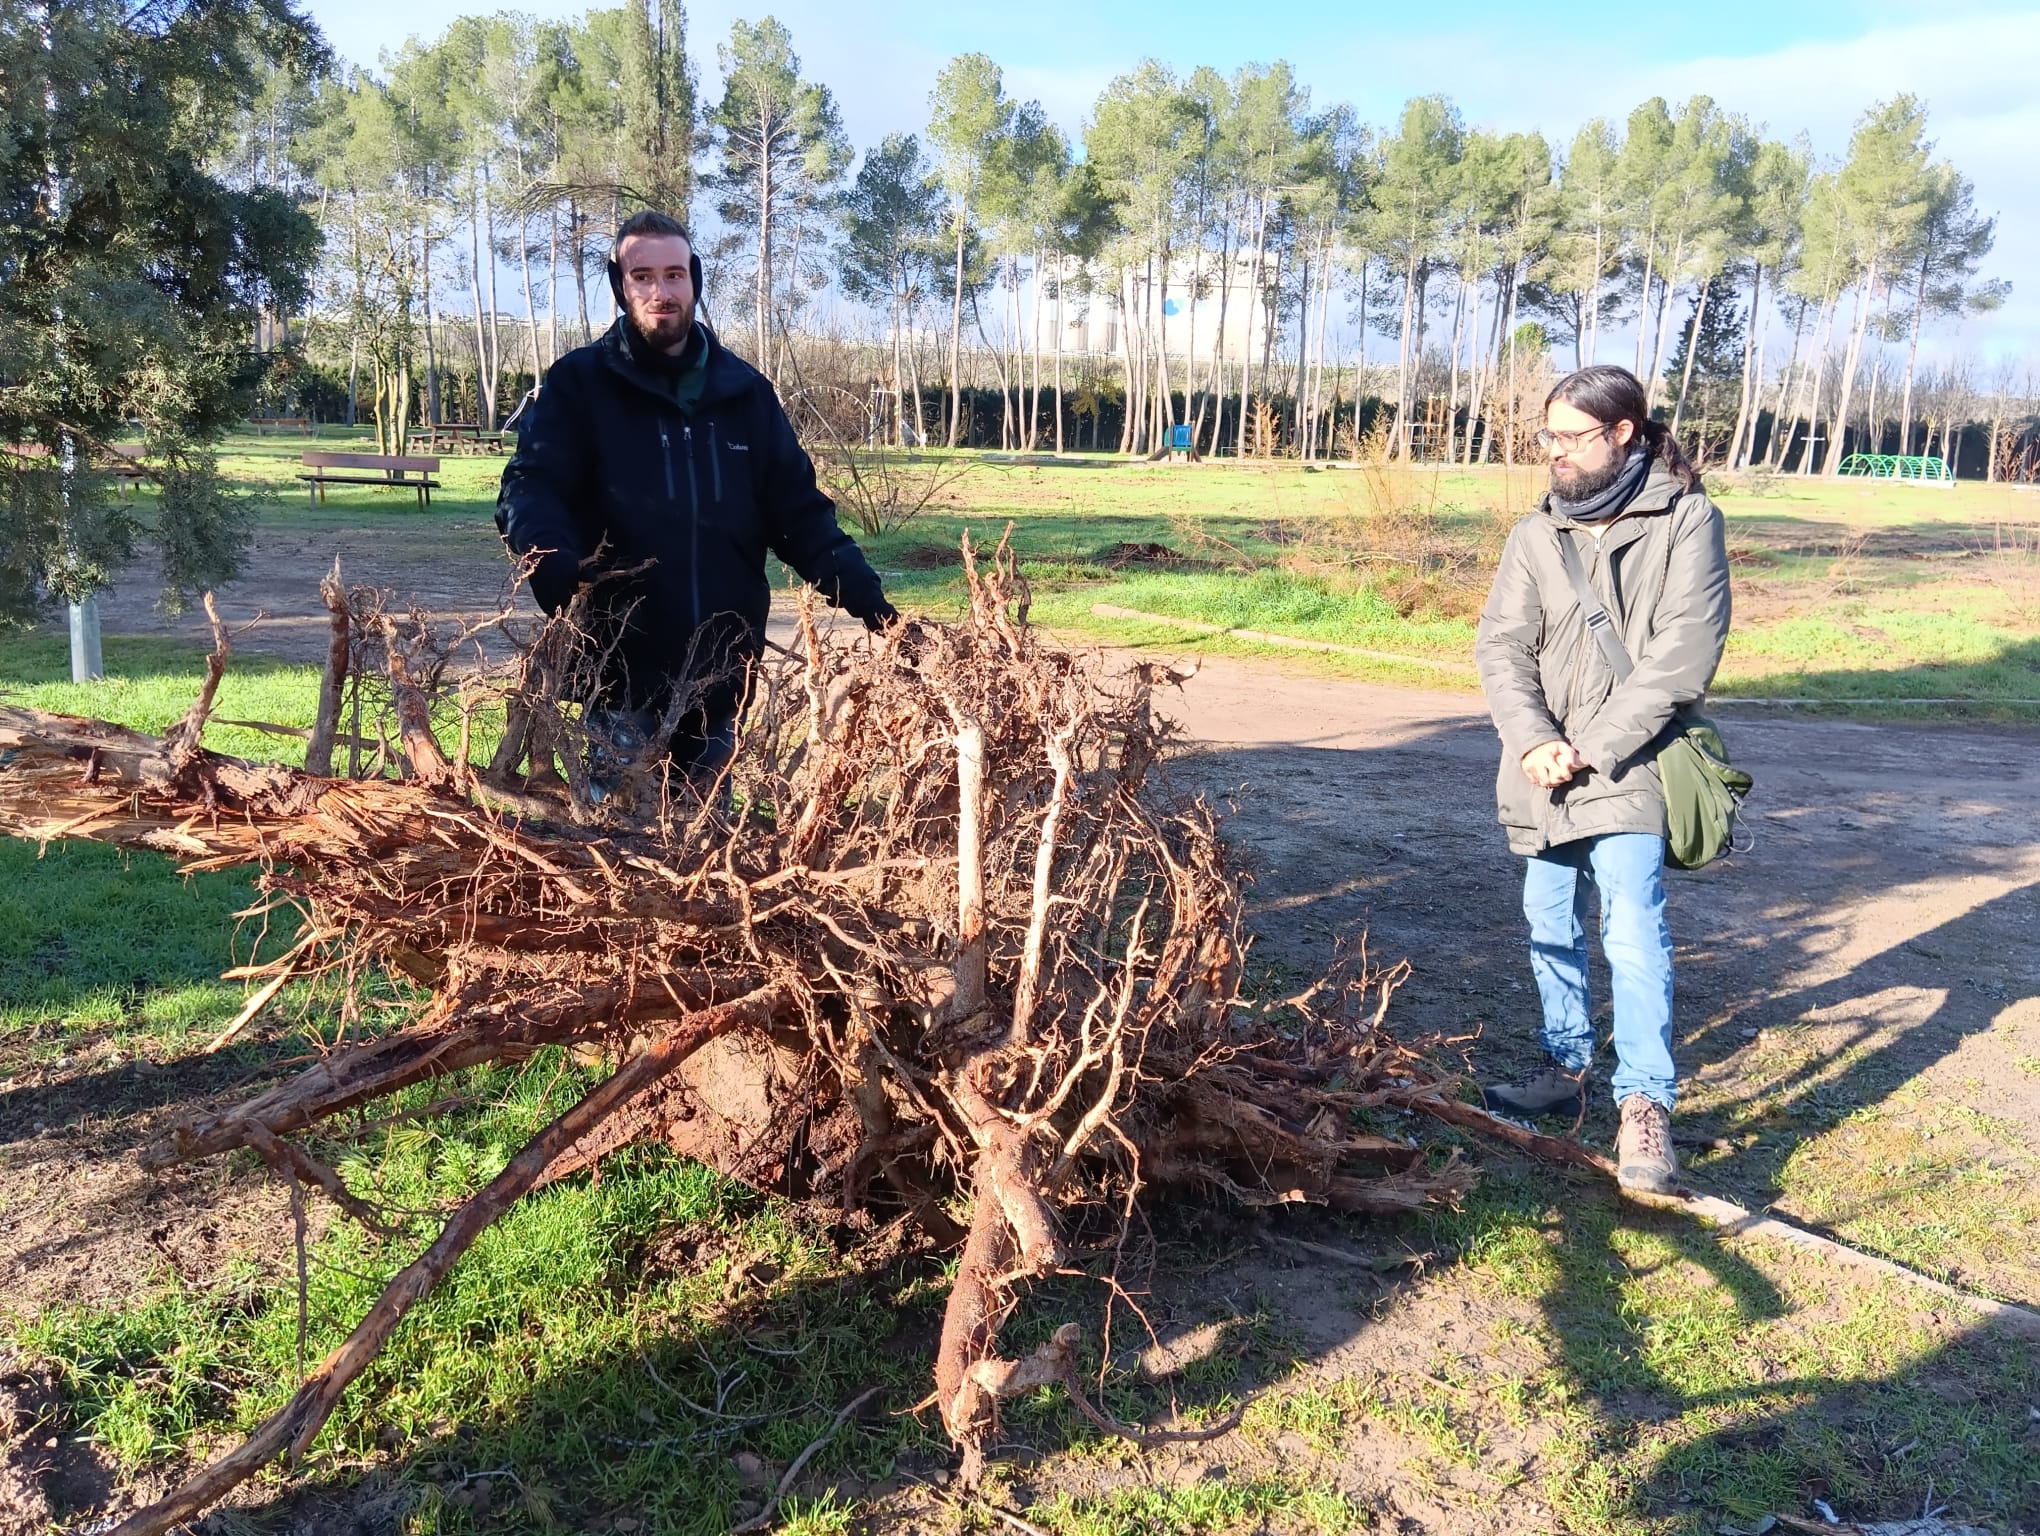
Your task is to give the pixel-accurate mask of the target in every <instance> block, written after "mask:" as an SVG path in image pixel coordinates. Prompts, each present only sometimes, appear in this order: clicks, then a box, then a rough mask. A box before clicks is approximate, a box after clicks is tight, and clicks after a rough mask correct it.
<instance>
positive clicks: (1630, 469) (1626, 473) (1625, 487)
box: [1551, 447, 1650, 523]
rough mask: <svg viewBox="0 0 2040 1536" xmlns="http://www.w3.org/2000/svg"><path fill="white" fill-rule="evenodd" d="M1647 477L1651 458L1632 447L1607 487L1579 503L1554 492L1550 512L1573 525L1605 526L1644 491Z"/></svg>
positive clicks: (1642, 451) (1640, 449)
mask: <svg viewBox="0 0 2040 1536" xmlns="http://www.w3.org/2000/svg"><path fill="white" fill-rule="evenodd" d="M1649 475H1650V455H1649V454H1648V453H1646V452H1644V450H1643V449H1642V448H1641V447H1637V448H1632V449H1630V450H1629V457H1628V458H1627V459H1625V460H1623V463H1622V471H1621V473H1620V474H1618V475H1616V477H1615V478H1614V479H1613V480H1611V481H1609V482H1608V484H1606V485H1605V486H1603V487H1602V488H1601V489H1600V490H1598V491H1596V492H1594V494H1593V495H1591V496H1588V497H1586V498H1585V499H1583V500H1580V501H1567V500H1566V499H1565V498H1564V497H1563V496H1561V495H1559V494H1558V492H1557V491H1553V492H1552V493H1551V510H1552V511H1554V512H1557V513H1559V514H1561V515H1562V516H1564V517H1568V518H1571V519H1572V520H1573V521H1574V522H1576V523H1605V522H1607V521H1608V520H1609V519H1610V518H1613V517H1617V516H1619V515H1620V514H1621V513H1622V511H1623V510H1624V509H1625V508H1626V507H1628V505H1629V504H1630V502H1632V501H1634V500H1635V499H1636V493H1637V492H1638V491H1640V490H1642V489H1643V482H1644V480H1645V479H1646V478H1648V477H1649Z"/></svg>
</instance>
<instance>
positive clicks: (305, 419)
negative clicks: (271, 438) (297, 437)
mask: <svg viewBox="0 0 2040 1536" xmlns="http://www.w3.org/2000/svg"><path fill="white" fill-rule="evenodd" d="M248 425H249V426H251V427H253V428H254V429H255V435H256V436H257V437H263V436H266V435H267V434H268V430H269V428H271V427H274V428H276V429H277V431H279V432H281V431H283V430H284V429H286V428H289V429H290V430H292V431H295V432H298V433H301V434H304V435H308V436H313V437H316V436H317V435H318V433H317V431H316V430H315V429H314V428H313V426H312V418H311V417H309V416H250V417H249V418H248Z"/></svg>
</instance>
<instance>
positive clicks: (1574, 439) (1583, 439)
mask: <svg viewBox="0 0 2040 1536" xmlns="http://www.w3.org/2000/svg"><path fill="white" fill-rule="evenodd" d="M1614 425H1615V423H1614V422H1612V421H1604V422H1602V423H1601V424H1600V425H1599V426H1598V427H1589V428H1587V430H1586V431H1584V432H1554V431H1552V430H1551V429H1550V428H1549V427H1545V428H1543V429H1542V430H1540V431H1539V432H1538V434H1537V446H1538V447H1540V448H1544V449H1551V448H1556V449H1558V450H1559V451H1560V452H1561V453H1571V452H1573V451H1574V450H1575V449H1577V448H1579V447H1580V446H1581V445H1582V444H1585V443H1590V442H1592V441H1593V440H1594V439H1595V438H1597V437H1599V436H1600V435H1601V434H1602V433H1603V432H1606V431H1607V430H1608V429H1609V428H1610V427H1612V426H1614Z"/></svg>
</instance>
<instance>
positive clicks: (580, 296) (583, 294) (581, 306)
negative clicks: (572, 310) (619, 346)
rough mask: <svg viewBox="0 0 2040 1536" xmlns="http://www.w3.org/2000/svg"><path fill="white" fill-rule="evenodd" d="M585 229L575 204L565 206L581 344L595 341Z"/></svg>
mask: <svg viewBox="0 0 2040 1536" xmlns="http://www.w3.org/2000/svg"><path fill="white" fill-rule="evenodd" d="M586 228H587V217H586V216H585V215H584V214H583V213H582V212H581V205H580V204H579V203H577V202H571V201H570V202H569V203H568V204H567V241H568V243H569V244H570V245H572V246H573V252H572V255H573V258H574V301H575V304H576V306H577V307H578V310H579V313H580V317H581V343H582V345H584V346H585V345H587V343H589V342H591V341H593V340H594V339H595V328H594V326H593V325H591V324H590V323H589V321H588V263H587V260H586V259H585V258H586V257H587V254H588V252H587V249H586V247H585V246H584V245H583V244H582V241H583V239H584V238H585V232H586Z"/></svg>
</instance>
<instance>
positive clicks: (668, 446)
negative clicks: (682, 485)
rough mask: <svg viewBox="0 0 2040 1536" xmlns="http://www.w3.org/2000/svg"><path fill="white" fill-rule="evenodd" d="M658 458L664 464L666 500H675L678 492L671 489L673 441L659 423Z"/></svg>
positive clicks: (663, 424)
mask: <svg viewBox="0 0 2040 1536" xmlns="http://www.w3.org/2000/svg"><path fill="white" fill-rule="evenodd" d="M659 457H660V458H662V459H664V460H665V462H666V500H668V501H672V500H675V499H676V498H677V497H678V495H679V492H677V491H675V490H674V489H673V440H672V439H671V438H669V437H667V436H666V424H665V423H664V422H663V421H662V422H660V423H659Z"/></svg>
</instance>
